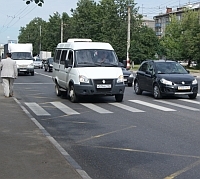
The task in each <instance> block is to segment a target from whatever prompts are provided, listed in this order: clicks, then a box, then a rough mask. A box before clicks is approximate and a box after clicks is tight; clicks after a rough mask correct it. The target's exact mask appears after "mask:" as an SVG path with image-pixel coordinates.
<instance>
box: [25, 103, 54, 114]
mask: <svg viewBox="0 0 200 179" xmlns="http://www.w3.org/2000/svg"><path fill="white" fill-rule="evenodd" d="M25 104H26V105H27V106H28V107H29V108H30V109H31V110H32V111H33V112H34V113H35V114H36V115H37V116H50V114H49V113H48V112H47V111H45V110H44V109H43V108H42V107H41V106H39V105H38V104H37V103H25Z"/></svg>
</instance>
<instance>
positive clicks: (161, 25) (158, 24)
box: [154, 2, 200, 38]
mask: <svg viewBox="0 0 200 179" xmlns="http://www.w3.org/2000/svg"><path fill="white" fill-rule="evenodd" d="M185 9H193V10H199V9H200V2H198V3H194V4H187V5H185V6H182V7H179V8H176V9H172V8H169V7H167V8H166V13H164V14H159V15H157V16H154V20H155V32H156V36H158V37H159V38H161V37H162V36H164V35H165V29H166V26H167V25H168V24H169V22H170V16H171V15H176V17H177V19H178V20H181V18H182V15H183V14H184V12H185Z"/></svg>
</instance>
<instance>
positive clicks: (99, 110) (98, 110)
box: [80, 103, 113, 114]
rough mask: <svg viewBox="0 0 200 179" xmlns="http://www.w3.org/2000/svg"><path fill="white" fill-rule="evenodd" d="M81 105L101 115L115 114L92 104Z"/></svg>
mask: <svg viewBox="0 0 200 179" xmlns="http://www.w3.org/2000/svg"><path fill="white" fill-rule="evenodd" d="M80 104H81V105H83V106H85V107H87V108H89V109H91V110H93V111H96V112H98V113H101V114H108V113H113V112H111V111H108V110H106V109H104V108H101V107H99V106H97V105H94V104H91V103H80Z"/></svg>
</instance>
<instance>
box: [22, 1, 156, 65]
mask: <svg viewBox="0 0 200 179" xmlns="http://www.w3.org/2000/svg"><path fill="white" fill-rule="evenodd" d="M32 1H35V0H32ZM29 2H31V1H29ZM40 2H42V3H43V1H42V0H40V1H39V0H38V1H35V3H37V4H38V3H40ZM128 5H130V6H131V14H130V16H131V21H130V26H131V31H130V39H131V43H130V49H129V54H130V60H134V61H136V63H137V62H138V63H139V62H140V61H143V60H145V59H148V58H154V56H155V54H156V53H157V51H158V39H157V37H156V36H155V32H153V30H152V29H150V28H148V27H144V26H143V25H142V19H141V18H142V16H141V15H139V14H138V8H135V5H136V4H135V3H134V0H101V1H99V3H97V2H95V1H94V0H79V1H78V3H77V8H76V9H71V12H72V16H68V14H67V13H63V14H62V15H60V14H59V13H58V12H57V13H54V14H53V15H50V16H49V20H48V22H46V21H43V20H42V19H41V18H35V19H33V20H32V21H30V23H29V24H28V25H26V27H21V29H20V34H19V37H18V38H19V42H29V43H33V46H34V53H38V52H39V51H38V50H39V49H38V47H39V43H40V42H41V49H42V50H47V51H52V52H54V49H55V47H56V46H57V44H58V43H59V42H60V41H61V21H63V41H67V39H69V38H91V39H92V40H93V41H102V42H108V43H110V44H111V45H112V46H113V48H114V49H115V51H116V53H117V56H118V58H119V60H120V61H122V60H126V55H127V29H128ZM40 26H41V37H40V34H39V27H40Z"/></svg>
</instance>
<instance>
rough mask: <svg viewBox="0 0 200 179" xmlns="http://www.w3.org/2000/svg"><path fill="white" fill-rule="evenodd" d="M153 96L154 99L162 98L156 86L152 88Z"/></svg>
mask: <svg viewBox="0 0 200 179" xmlns="http://www.w3.org/2000/svg"><path fill="white" fill-rule="evenodd" d="M153 96H154V98H155V99H160V98H162V96H161V93H160V89H159V87H158V85H157V84H155V85H154V87H153Z"/></svg>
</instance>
